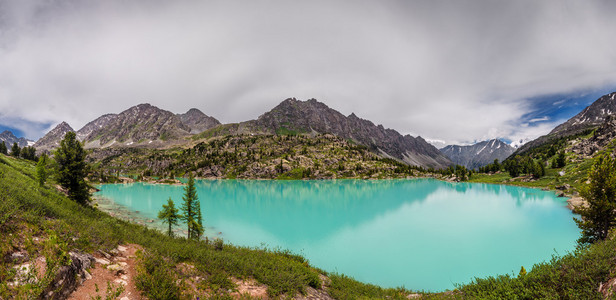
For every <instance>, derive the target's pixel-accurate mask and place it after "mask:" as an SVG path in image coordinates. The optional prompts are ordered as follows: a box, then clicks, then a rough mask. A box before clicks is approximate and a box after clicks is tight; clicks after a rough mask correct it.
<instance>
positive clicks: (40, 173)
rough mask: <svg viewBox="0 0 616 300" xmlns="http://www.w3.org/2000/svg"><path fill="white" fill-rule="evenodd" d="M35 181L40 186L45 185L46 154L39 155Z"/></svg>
mask: <svg viewBox="0 0 616 300" xmlns="http://www.w3.org/2000/svg"><path fill="white" fill-rule="evenodd" d="M36 180H37V181H38V183H39V185H40V186H43V185H45V181H47V154H43V155H41V157H40V158H39V160H38V163H37V164H36Z"/></svg>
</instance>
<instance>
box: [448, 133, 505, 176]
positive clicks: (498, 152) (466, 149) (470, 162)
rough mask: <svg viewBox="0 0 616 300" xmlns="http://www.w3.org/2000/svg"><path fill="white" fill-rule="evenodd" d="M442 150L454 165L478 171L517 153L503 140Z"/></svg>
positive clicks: (454, 146) (452, 146) (449, 147)
mask: <svg viewBox="0 0 616 300" xmlns="http://www.w3.org/2000/svg"><path fill="white" fill-rule="evenodd" d="M440 150H441V152H442V153H443V154H445V156H447V157H449V159H451V161H453V162H454V163H456V164H458V165H461V166H465V167H467V168H469V169H477V168H479V167H483V166H485V165H487V164H489V163H492V162H493V161H494V159H498V160H499V161H503V160H504V159H505V158H507V157H509V155H511V154H512V153H513V151H515V148H513V147H511V146H510V145H508V144H507V143H505V142H503V141H501V140H498V139H492V140H489V141H483V142H480V143H477V144H474V145H470V146H459V145H449V146H447V147H444V148H441V149H440Z"/></svg>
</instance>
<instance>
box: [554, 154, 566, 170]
mask: <svg viewBox="0 0 616 300" xmlns="http://www.w3.org/2000/svg"><path fill="white" fill-rule="evenodd" d="M566 164H567V160H566V159H565V151H560V152H558V156H557V157H556V166H557V167H558V168H562V167H564V166H565V165H566Z"/></svg>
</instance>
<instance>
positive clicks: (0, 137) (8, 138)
mask: <svg viewBox="0 0 616 300" xmlns="http://www.w3.org/2000/svg"><path fill="white" fill-rule="evenodd" d="M1 142H4V144H5V145H6V147H7V148H9V149H11V146H13V143H17V145H18V146H19V147H20V148H23V147H25V146H31V145H32V144H34V142H33V141H31V140H28V139H26V138H23V137H20V138H18V137H16V136H15V135H14V134H13V133H12V132H10V131H8V130H5V131H3V132H2V133H0V143H1Z"/></svg>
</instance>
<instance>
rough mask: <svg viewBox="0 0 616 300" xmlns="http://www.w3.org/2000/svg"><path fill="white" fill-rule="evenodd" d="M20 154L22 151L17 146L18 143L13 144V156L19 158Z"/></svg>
mask: <svg viewBox="0 0 616 300" xmlns="http://www.w3.org/2000/svg"><path fill="white" fill-rule="evenodd" d="M20 152H21V149H20V148H19V145H17V142H15V143H13V147H11V155H12V156H15V157H19V153H20Z"/></svg>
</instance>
